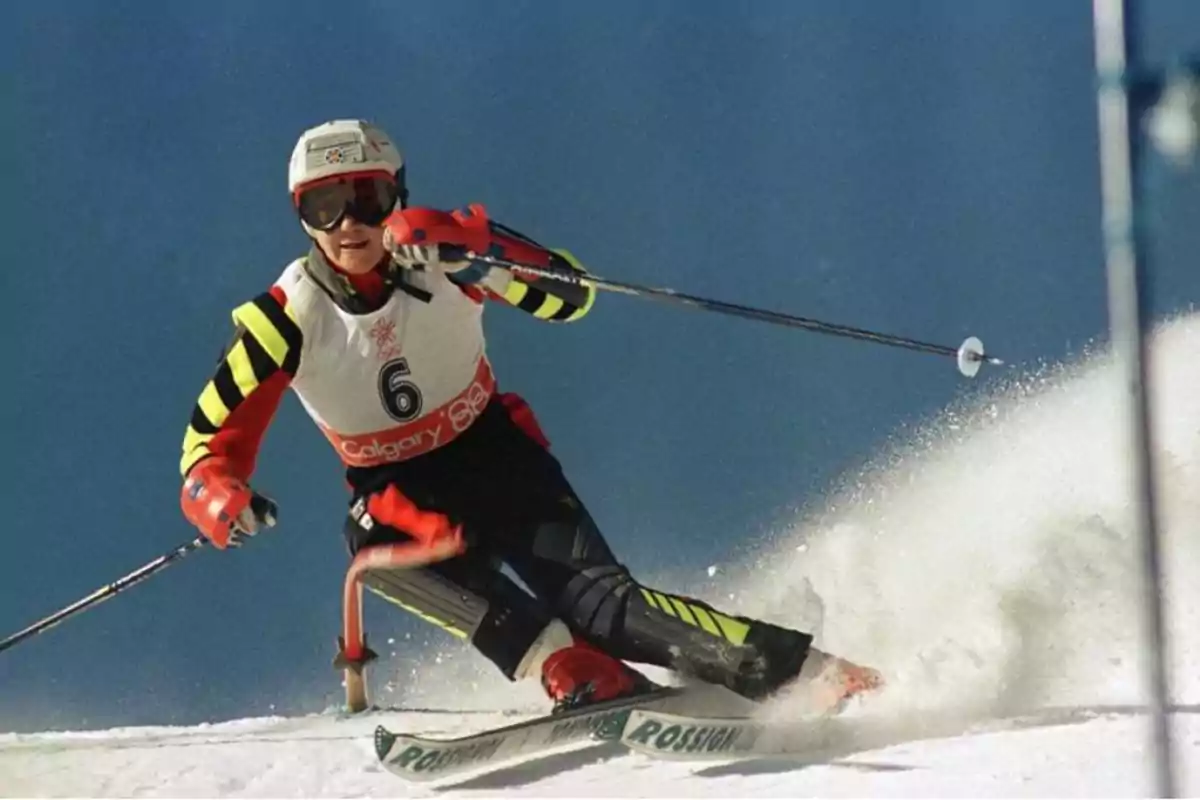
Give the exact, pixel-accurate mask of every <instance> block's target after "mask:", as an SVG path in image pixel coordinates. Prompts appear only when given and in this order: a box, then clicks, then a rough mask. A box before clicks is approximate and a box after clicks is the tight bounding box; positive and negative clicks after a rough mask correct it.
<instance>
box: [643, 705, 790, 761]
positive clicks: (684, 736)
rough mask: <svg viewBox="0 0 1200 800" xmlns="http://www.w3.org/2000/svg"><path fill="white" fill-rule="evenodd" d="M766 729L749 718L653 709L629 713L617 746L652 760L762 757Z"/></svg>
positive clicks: (764, 749) (764, 750) (765, 726)
mask: <svg viewBox="0 0 1200 800" xmlns="http://www.w3.org/2000/svg"><path fill="white" fill-rule="evenodd" d="M767 732H768V726H767V725H765V724H763V723H761V722H758V721H756V720H755V719H753V718H752V717H742V716H739V717H705V716H688V715H684V714H672V713H665V712H662V711H657V710H654V709H647V708H637V709H633V710H631V711H630V713H629V715H628V718H627V719H626V722H625V726H624V728H623V729H622V732H621V738H620V742H621V744H622V745H624V746H625V747H627V748H629V749H630V750H632V751H633V752H635V753H641V754H642V755H646V756H651V757H653V758H667V759H672V760H687V761H702V760H711V759H728V758H738V757H746V756H752V757H753V756H758V755H763V754H765V752H766V751H767V748H765V747H763V746H762V744H760V743H761V742H762V740H763V738H764V734H765V733H767Z"/></svg>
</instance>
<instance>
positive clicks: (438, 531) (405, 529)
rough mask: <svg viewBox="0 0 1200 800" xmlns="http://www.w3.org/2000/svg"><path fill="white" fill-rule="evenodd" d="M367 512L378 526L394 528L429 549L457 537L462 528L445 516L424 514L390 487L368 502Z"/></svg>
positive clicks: (431, 513) (371, 497)
mask: <svg viewBox="0 0 1200 800" xmlns="http://www.w3.org/2000/svg"><path fill="white" fill-rule="evenodd" d="M367 512H368V513H369V514H370V515H371V517H372V518H373V519H374V520H375V521H376V522H382V523H383V524H384V525H390V526H392V527H393V528H395V529H396V530H398V531H400V532H401V533H406V534H408V535H409V536H411V537H412V538H414V539H416V540H417V541H418V542H420V543H421V544H423V545H425V546H429V545H432V544H434V543H436V542H437V541H438V540H440V539H442V538H446V537H449V536H453V535H456V534H457V533H459V532H460V530H459V528H460V527H461V526H454V525H451V524H450V520H449V518H448V517H447V516H446V515H445V514H439V513H438V512H436V511H422V510H421V509H419V508H417V506H416V504H415V503H413V501H412V500H409V499H408V498H407V497H405V496H404V494H403V493H402V492H401V491H400V490H399V489H397V488H396V486H395V484H389V485H388V487H387V488H386V489H384V490H383V491H382V492H376V493H375V494H373V495H371V496H370V497H368V498H367Z"/></svg>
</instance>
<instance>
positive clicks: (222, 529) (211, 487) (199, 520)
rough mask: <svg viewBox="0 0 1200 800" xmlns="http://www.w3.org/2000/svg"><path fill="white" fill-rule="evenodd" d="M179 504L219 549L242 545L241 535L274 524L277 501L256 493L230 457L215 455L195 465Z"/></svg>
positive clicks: (184, 513) (188, 517) (243, 535)
mask: <svg viewBox="0 0 1200 800" xmlns="http://www.w3.org/2000/svg"><path fill="white" fill-rule="evenodd" d="M180 506H181V507H182V508H183V516H184V517H186V518H187V521H188V522H190V523H192V524H193V525H195V526H196V527H197V528H199V529H200V533H202V534H204V536H205V537H206V538H207V539H208V540H209V541H211V542H212V543H213V544H214V545H215V546H216V547H217V548H218V549H220V550H224V549H225V548H226V547H240V546H241V544H242V538H243V537H246V536H253V535H254V534H255V533H257V532H258V530H259V528H260V527H267V528H269V527H271V526H273V525H274V524H275V515H276V508H275V503H274V502H273V501H271V500H270V499H268V498H266V497H263V496H262V495H259V494H255V493H254V492H253V491H251V489H250V487H249V486H247V485H246V483H245V482H244V481H242V480H241V479H240V478H237V477H235V476H234V475H233V474H232V473H231V464H230V461H229V459H226V458H221V457H220V456H213V457H210V458H206V459H204V460H203V461H200V462H199V463H197V464H196V466H194V467H192V469H191V471H190V472H189V473H188V475H187V479H186V480H184V482H183V491H182V493H181V494H180Z"/></svg>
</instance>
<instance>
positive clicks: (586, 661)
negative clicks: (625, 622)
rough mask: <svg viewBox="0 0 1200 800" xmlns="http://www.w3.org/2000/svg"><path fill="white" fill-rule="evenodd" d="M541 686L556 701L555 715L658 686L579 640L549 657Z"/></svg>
mask: <svg viewBox="0 0 1200 800" xmlns="http://www.w3.org/2000/svg"><path fill="white" fill-rule="evenodd" d="M542 687H543V688H544V689H545V690H546V694H548V695H549V696H550V699H551V700H553V701H554V708H553V710H552V711H551V713H552V714H559V713H562V712H563V711H569V710H571V709H575V708H582V707H583V706H587V705H591V704H592V703H602V702H604V701H605V700H615V699H616V698H618V697H628V696H630V695H635V694H644V693H645V692H650V691H653V690H655V689H657V688H659V687H658V684H656V683H654V682H653V681H651V680H650V679H649V678H647V677H646V676H645V675H643V674H642V673H640V672H638V671H637V670H635V669H632V668H631V667H628V666H626V665H625V664H624V663H623V662H621V661H619V660H617V659H615V658H613V657H612V656H610V655H608V654H607V653H604V652H602V651H601V650H598V649H596V648H595V647H593V646H592V645H590V644H588V643H587V642H583V641H579V640H575V642H574V643H573V644H571V645H568V646H567V647H563V648H561V649H559V650H556V651H555V652H554V653H552V654H551V655H550V656H549V657H547V658H546V660H545V662H543V664H542Z"/></svg>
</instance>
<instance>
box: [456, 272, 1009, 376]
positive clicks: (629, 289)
mask: <svg viewBox="0 0 1200 800" xmlns="http://www.w3.org/2000/svg"><path fill="white" fill-rule="evenodd" d="M467 257H468V258H470V259H471V260H473V261H479V262H482V263H484V264H489V265H491V266H493V267H500V268H501V269H506V270H509V271H511V272H517V273H525V274H528V275H533V276H534V277H538V278H548V279H549V280H554V281H560V282H562V283H570V284H574V285H576V286H588V285H591V286H595V287H596V288H597V289H607V290H608V291H610V292H619V293H621V294H628V295H633V296H635V297H647V298H650V299H655V300H661V301H665V302H668V303H676V304H679V305H686V306H692V307H694V308H700V309H703V310H705V311H715V312H718V313H722V314H730V315H732V316H737V317H744V318H747V319H756V320H759V321H761V322H769V323H772V324H775V325H784V326H787V327H790V328H804V329H805V330H810V331H816V332H817V333H826V334H830V335H832V336H844V337H847V338H850V339H862V340H865V341H869V342H875V343H877V344H885V345H889V346H892V347H902V348H905V349H908V350H916V351H919V352H924V353H933V354H934V355H940V356H950V357H952V358H954V359H955V360H956V361H957V363H958V371H959V372H961V373H962V374H963V375H965V376H967V377H968V378H972V377H974V376H975V375H976V374H977V373H978V372H979V368H980V367H981V366H982V365H983V363H984V362H987V363H988V364H1003V363H1004V362H1003V361H1001V360H1000V359H998V358H996V357H994V356H989V355H986V354H985V353H984V351H983V342H981V341H979V339H978V338H977V337H974V336H969V337H967V338H966V340H964V341H963V343H962V344H961V345H959V346H958V347H957V348H954V347H946V346H944V345H938V344H930V343H928V342H921V341H917V340H916V339H906V338H904V337H902V336H892V335H890V334H886V333H877V332H875V331H869V330H864V329H862V328H852V327H850V326H848V325H837V324H834V323H831V322H821V321H819V320H815V319H805V318H804V317H797V316H794V315H791V314H783V313H780V312H778V311H767V310H765V309H760V308H751V307H750V306H743V305H738V304H736V303H726V302H724V301H721V300H710V299H708V298H705V297H696V296H695V295H690V294H684V293H682V292H677V291H675V290H674V289H655V288H651V287H648V286H639V285H637V284H634V283H625V282H624V281H614V280H610V279H608V278H601V277H600V276H598V275H590V274H584V273H577V272H566V271H563V270H558V269H550V268H547V267H537V266H533V265H532V264H522V263H519V262H516V261H510V260H508V259H505V258H498V257H496V256H491V255H486V254H479V253H474V252H468V253H467Z"/></svg>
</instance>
